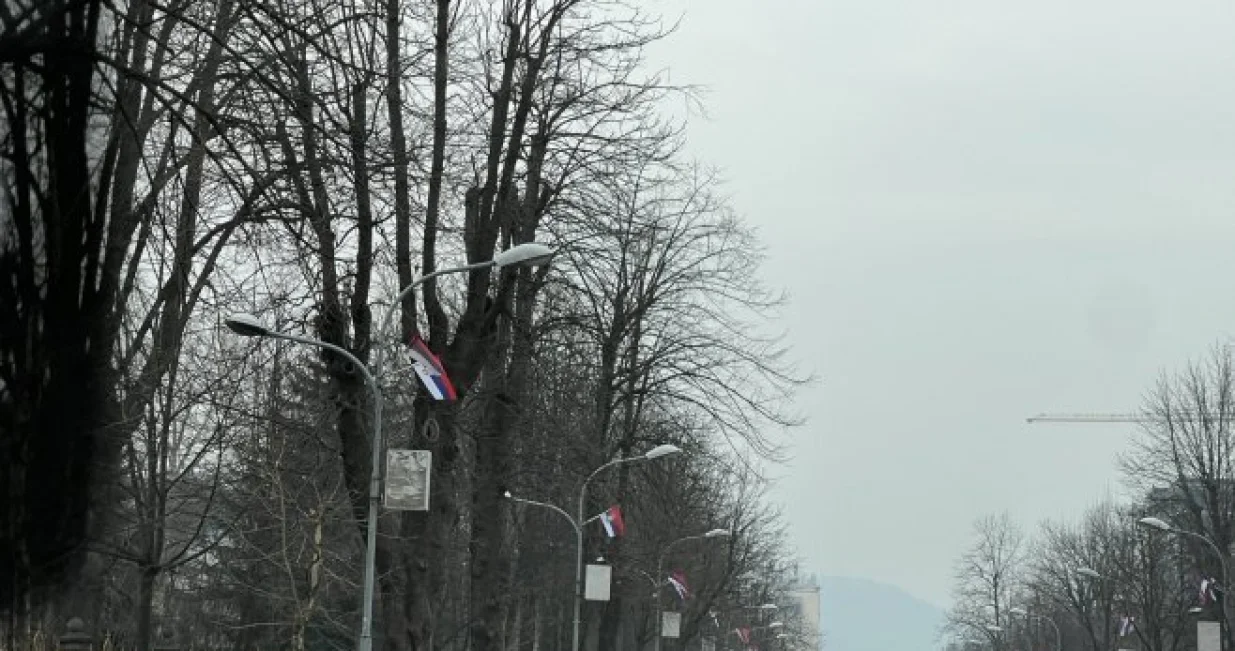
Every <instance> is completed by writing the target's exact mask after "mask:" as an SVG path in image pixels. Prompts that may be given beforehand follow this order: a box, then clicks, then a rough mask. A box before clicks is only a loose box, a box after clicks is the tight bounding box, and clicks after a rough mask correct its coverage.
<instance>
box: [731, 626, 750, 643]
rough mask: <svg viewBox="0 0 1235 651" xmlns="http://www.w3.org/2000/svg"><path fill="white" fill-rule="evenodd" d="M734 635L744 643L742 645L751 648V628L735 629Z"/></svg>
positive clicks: (741, 627)
mask: <svg viewBox="0 0 1235 651" xmlns="http://www.w3.org/2000/svg"><path fill="white" fill-rule="evenodd" d="M733 633H734V634H735V635H737V636H738V639H739V640H741V641H742V644H745V645H747V646H750V627H749V626H740V627H738V628H735V629H733Z"/></svg>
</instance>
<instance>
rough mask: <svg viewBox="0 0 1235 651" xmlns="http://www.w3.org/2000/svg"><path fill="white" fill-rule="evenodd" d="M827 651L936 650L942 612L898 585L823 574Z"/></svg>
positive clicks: (821, 590)
mask: <svg viewBox="0 0 1235 651" xmlns="http://www.w3.org/2000/svg"><path fill="white" fill-rule="evenodd" d="M819 602H820V603H819V610H820V622H821V628H822V629H823V648H824V651H936V650H937V649H939V648H940V644H939V643H938V641H937V639H936V638H937V636H938V632H939V626H940V624H941V623H942V622H943V611H942V610H941V609H940V608H938V607H936V606H934V605H932V604H929V603H927V602H925V601H923V600H921V599H918V598H917V597H914V596H913V595H911V594H909V593H907V592H905V591H904V590H901V589H900V588H898V587H896V586H893V585H888V584H885V583H879V582H877V581H871V580H869V579H860V578H854V577H839V576H821V577H819Z"/></svg>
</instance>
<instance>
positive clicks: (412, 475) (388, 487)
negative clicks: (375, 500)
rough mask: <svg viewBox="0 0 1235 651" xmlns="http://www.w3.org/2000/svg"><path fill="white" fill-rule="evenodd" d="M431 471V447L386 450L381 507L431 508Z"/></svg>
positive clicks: (405, 509) (423, 509)
mask: <svg viewBox="0 0 1235 651" xmlns="http://www.w3.org/2000/svg"><path fill="white" fill-rule="evenodd" d="M432 471H433V453H432V452H430V451H428V450H387V451H386V482H385V485H384V488H385V490H384V491H383V492H382V506H384V507H386V508H388V509H392V510H396V511H428V510H429V477H430V475H431V474H432Z"/></svg>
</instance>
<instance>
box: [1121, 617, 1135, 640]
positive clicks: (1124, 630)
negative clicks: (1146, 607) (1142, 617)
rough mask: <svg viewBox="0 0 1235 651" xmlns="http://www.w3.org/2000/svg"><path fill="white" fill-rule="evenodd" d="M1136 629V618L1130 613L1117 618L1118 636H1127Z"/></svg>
mask: <svg viewBox="0 0 1235 651" xmlns="http://www.w3.org/2000/svg"><path fill="white" fill-rule="evenodd" d="M1135 630H1136V618H1135V617H1133V616H1131V615H1124V616H1123V617H1120V618H1119V637H1127V636H1129V635H1131V634H1132V632H1133V631H1135Z"/></svg>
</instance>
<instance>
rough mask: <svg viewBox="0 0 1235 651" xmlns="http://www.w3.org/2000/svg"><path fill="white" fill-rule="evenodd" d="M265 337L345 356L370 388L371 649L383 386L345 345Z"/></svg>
mask: <svg viewBox="0 0 1235 651" xmlns="http://www.w3.org/2000/svg"><path fill="white" fill-rule="evenodd" d="M265 336H267V337H269V338H271V339H283V340H286V341H292V342H295V343H298V344H304V345H306V346H316V347H317V348H325V349H326V350H329V351H332V352H334V353H337V354H338V355H341V356H342V357H344V358H346V359H347V361H349V362H351V363H352V364H354V365H355V366H356V368H357V369H358V370H359V371H360V373H361V374H362V375H363V376H364V379H365V385H366V386H368V387H369V392H370V394H371V397H372V402H373V407H372V408H373V412H372V418H373V441H374V443H373V472H372V473H370V481H369V522H368V525H369V529H368V541H367V542H368V546H367V547H366V548H365V567H364V585H365V594H364V615H363V617H362V618H361V631H360V640H359V641H358V646H359V648H360V650H361V651H370V650H371V649H372V648H373V638H372V623H373V590H372V586H373V566H374V558H375V551H376V549H377V504H378V502H377V499H376V496H377V494H378V488H379V481H380V479H379V478H380V475H379V474H378V472H379V471H378V467H377V466H378V464H379V463H380V462H381V445H380V444H379V442H380V441H381V440H382V389H381V387H379V386H378V384H377V378H376V376H375V374H374V373H373V372H371V371H370V370H369V368H368V367H367V366H365V364H364V362H362V361H360V359H358V358H357V357H356V356H355V355H353V354H351V353H350V352H348V350H347V349H346V348H343V347H341V346H336V345H334V344H331V343H327V342H325V341H321V340H319V339H310V338H308V337H299V336H296V335H289V334H284V333H282V332H269V333H267V334H266V335H265Z"/></svg>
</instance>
